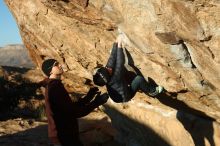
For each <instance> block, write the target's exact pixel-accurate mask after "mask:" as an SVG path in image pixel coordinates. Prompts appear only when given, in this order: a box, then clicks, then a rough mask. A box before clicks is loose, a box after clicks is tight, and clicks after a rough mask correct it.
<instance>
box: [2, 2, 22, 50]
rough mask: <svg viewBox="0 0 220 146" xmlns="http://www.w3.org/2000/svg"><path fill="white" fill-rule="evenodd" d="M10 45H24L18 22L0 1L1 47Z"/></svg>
mask: <svg viewBox="0 0 220 146" xmlns="http://www.w3.org/2000/svg"><path fill="white" fill-rule="evenodd" d="M9 44H23V43H22V40H21V36H20V34H19V30H18V26H17V24H16V21H15V19H14V17H13V15H12V14H11V12H10V11H9V9H8V7H7V6H6V4H5V3H4V0H0V47H4V46H6V45H9Z"/></svg>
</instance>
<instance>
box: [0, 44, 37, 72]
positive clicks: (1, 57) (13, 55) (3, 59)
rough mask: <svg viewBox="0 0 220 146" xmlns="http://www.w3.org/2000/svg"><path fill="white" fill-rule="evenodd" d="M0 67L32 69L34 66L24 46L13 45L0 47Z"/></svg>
mask: <svg viewBox="0 0 220 146" xmlns="http://www.w3.org/2000/svg"><path fill="white" fill-rule="evenodd" d="M0 66H14V67H25V68H33V67H34V66H35V65H34V64H33V62H32V60H31V59H30V57H29V56H28V52H27V50H26V49H25V47H24V45H21V44H13V45H7V46H5V47H0Z"/></svg>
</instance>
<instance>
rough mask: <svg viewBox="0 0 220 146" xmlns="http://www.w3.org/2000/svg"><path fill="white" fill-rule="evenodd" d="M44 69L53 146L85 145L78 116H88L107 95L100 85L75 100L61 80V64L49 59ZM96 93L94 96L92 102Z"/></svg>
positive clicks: (43, 65)
mask: <svg viewBox="0 0 220 146" xmlns="http://www.w3.org/2000/svg"><path fill="white" fill-rule="evenodd" d="M42 71H43V72H44V74H45V75H46V76H47V78H46V79H45V80H44V81H42V82H41V84H44V86H45V104H46V115H47V118H48V137H49V140H50V143H51V145H50V146H61V145H62V146H73V145H76V146H82V143H81V141H80V139H79V125H78V121H77V118H80V117H83V116H86V115H87V114H89V113H90V112H92V111H93V110H94V109H95V108H97V107H98V106H99V105H102V104H104V103H105V102H107V100H108V94H107V93H103V94H101V92H98V90H99V89H98V88H97V87H91V88H90V90H89V92H88V93H87V95H86V96H85V97H84V98H80V99H79V100H78V101H77V102H72V100H71V98H70V96H69V94H68V92H67V90H66V89H65V88H64V85H63V84H62V82H61V75H62V74H63V69H62V67H61V65H60V64H59V63H58V62H57V61H56V60H54V59H47V60H45V61H44V62H43V64H42ZM94 96H95V99H94V100H93V101H91V100H92V99H93V97H94Z"/></svg>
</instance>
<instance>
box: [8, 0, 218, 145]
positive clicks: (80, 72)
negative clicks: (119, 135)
mask: <svg viewBox="0 0 220 146" xmlns="http://www.w3.org/2000/svg"><path fill="white" fill-rule="evenodd" d="M5 2H6V3H7V5H8V6H9V8H10V9H11V11H12V12H13V14H14V16H15V18H16V20H17V23H18V26H19V28H20V32H21V35H22V38H23V42H24V44H25V46H26V48H27V49H28V50H29V53H30V54H31V57H32V59H33V61H34V62H36V64H37V65H38V66H40V64H41V63H42V61H43V60H44V59H45V58H47V57H53V58H56V59H58V60H59V61H60V62H63V63H64V64H65V65H66V66H67V68H68V69H69V79H70V80H71V76H74V77H80V78H79V80H82V84H83V82H84V81H85V79H87V78H88V79H91V73H92V69H93V68H94V67H96V66H97V65H99V64H103V63H106V61H107V58H108V56H109V51H110V49H111V44H112V42H113V41H114V39H115V38H116V36H117V34H118V32H119V31H120V32H123V33H124V34H125V36H126V42H127V49H128V50H129V52H130V53H131V55H132V57H133V60H134V62H135V65H136V66H137V67H138V68H139V69H140V71H141V72H142V73H143V75H144V76H149V77H151V78H153V79H154V80H155V81H156V82H157V83H158V84H161V85H163V86H164V87H165V88H166V89H167V91H169V92H175V93H176V96H172V97H173V98H171V96H167V97H166V98H167V99H166V100H164V99H159V101H160V102H162V103H164V104H166V105H168V106H171V107H173V108H176V109H178V110H183V111H185V112H186V111H187V112H190V113H192V114H198V113H199V115H201V114H200V112H199V111H202V112H203V113H205V114H206V115H208V116H209V117H212V118H214V119H216V120H217V121H218V122H219V121H220V99H219V94H220V84H219V81H220V64H219V63H220V58H219V54H220V51H219V44H220V29H219V28H220V17H219V16H220V2H219V1H218V0H193V1H192V0H147V1H146V0H138V1H137V0H90V1H87V0H83V1H79V0H63V1H62V0H39V1H35V0H29V1H26V0H19V1H15V0H5ZM142 96H145V98H146V97H147V96H146V95H142ZM139 98H140V97H139V96H136V97H135V98H134V99H133V100H134V101H135V100H138V99H139ZM155 101H156V99H155V100H152V99H151V100H150V102H151V104H152V105H154V104H155V105H158V103H157V102H155ZM167 101H169V102H167ZM139 102H141V103H142V104H146V105H147V103H146V102H143V100H142V101H139ZM128 104H130V103H128ZM161 106H162V105H161ZM118 110H119V111H120V109H118ZM123 111H124V110H123ZM125 112H126V110H125ZM141 113H142V112H141ZM125 114H127V115H129V114H128V113H127V112H126V113H125ZM135 114H136V112H134V113H133V114H132V115H133V116H134V115H135ZM139 114H140V113H139ZM142 114H143V116H147V111H146V113H145V112H144V111H143V113H142ZM153 115H154V114H152V116H151V117H149V120H148V121H145V120H144V121H141V119H138V118H136V120H138V121H139V122H141V123H144V124H145V123H148V122H150V119H151V118H152V120H153V118H155V116H156V114H155V116H153ZM129 116H131V115H129ZM160 118H162V121H166V122H164V123H162V124H161V125H157V126H159V128H158V129H154V130H157V131H156V132H157V133H160V135H162V137H163V138H164V139H167V138H166V137H169V136H171V135H173V136H175V134H169V132H172V129H171V130H169V129H170V128H168V130H167V132H163V129H160V128H161V127H162V126H166V124H168V123H169V122H171V123H170V124H168V125H172V122H174V123H175V124H177V127H178V126H179V125H180V124H178V123H176V121H169V119H166V117H163V116H162V117H160ZM146 120H147V119H146ZM155 120H156V119H155ZM159 120H161V119H159ZM155 125H156V124H155ZM150 126H152V125H150ZM180 127H181V126H180ZM192 127H193V126H191V128H192ZM212 127H213V126H212ZM217 127H218V126H217ZM181 128H182V129H181ZM181 128H180V129H179V131H180V132H179V134H180V136H177V138H176V139H175V140H176V141H175V142H177V141H178V140H180V139H182V138H183V137H185V139H187V140H186V141H181V140H180V141H181V142H183V143H184V142H186V143H185V145H191V144H192V143H193V141H192V137H193V136H189V134H186V133H187V131H185V132H183V133H181V131H182V130H184V129H183V128H184V127H183V126H182V127H181ZM177 129H178V128H177ZM185 129H187V128H186V127H185ZM184 133H185V134H184ZM195 133H196V132H195ZM216 136H218V138H215V142H219V134H217V135H214V136H213V137H216ZM168 139H169V138H168ZM183 139H184V138H183ZM203 139H204V138H203ZM166 142H167V143H170V144H173V145H178V144H177V143H172V142H170V141H169V140H167V141H166ZM208 142H209V143H211V142H210V141H208ZM194 143H196V142H194ZM205 144H206V145H208V144H207V140H206V143H205ZM216 145H218V144H216Z"/></svg>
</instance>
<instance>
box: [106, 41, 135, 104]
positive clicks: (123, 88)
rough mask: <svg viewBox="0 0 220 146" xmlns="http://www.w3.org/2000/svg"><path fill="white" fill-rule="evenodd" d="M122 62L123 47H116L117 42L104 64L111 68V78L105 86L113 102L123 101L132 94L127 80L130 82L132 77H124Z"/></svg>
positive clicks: (124, 71)
mask: <svg viewBox="0 0 220 146" xmlns="http://www.w3.org/2000/svg"><path fill="white" fill-rule="evenodd" d="M124 64H125V54H124V53H123V48H118V47H117V43H114V44H113V48H112V52H111V55H110V57H109V59H108V62H107V65H106V67H107V68H111V69H112V75H111V79H110V81H109V82H108V83H107V85H106V87H107V90H108V94H109V96H110V97H111V99H112V100H113V101H115V102H124V101H127V100H129V99H130V98H131V97H132V96H133V94H132V93H131V90H130V88H129V86H128V85H129V84H130V83H128V82H131V81H132V79H127V78H126V76H127V75H126V69H125V66H124ZM129 80H130V81H129Z"/></svg>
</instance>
